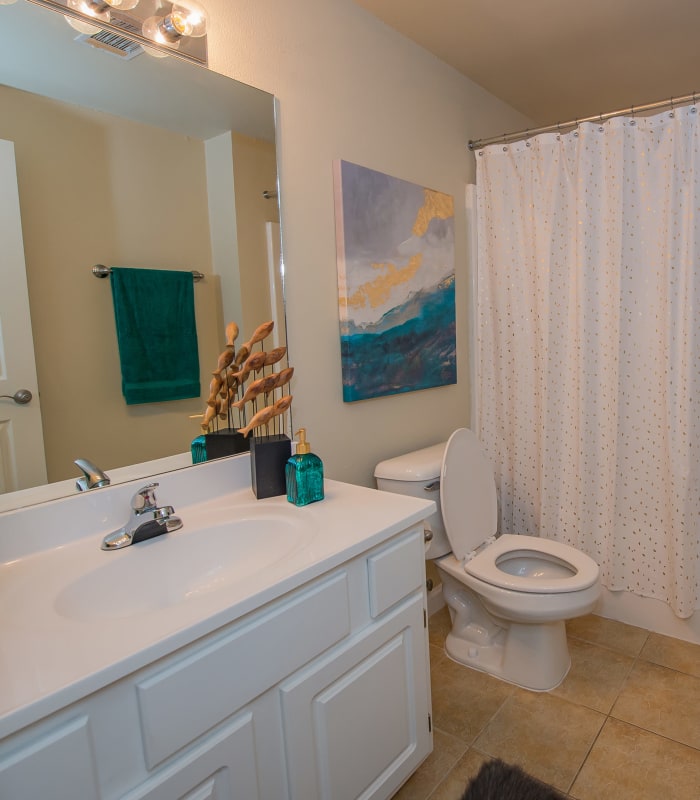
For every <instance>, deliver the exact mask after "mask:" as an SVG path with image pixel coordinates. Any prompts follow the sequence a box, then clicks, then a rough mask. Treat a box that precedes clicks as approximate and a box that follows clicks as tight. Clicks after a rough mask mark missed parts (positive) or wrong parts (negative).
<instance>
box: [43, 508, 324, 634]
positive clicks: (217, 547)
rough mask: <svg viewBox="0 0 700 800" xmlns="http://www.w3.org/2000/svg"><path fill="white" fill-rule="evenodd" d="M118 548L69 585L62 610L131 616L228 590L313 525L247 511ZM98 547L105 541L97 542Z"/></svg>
mask: <svg viewBox="0 0 700 800" xmlns="http://www.w3.org/2000/svg"><path fill="white" fill-rule="evenodd" d="M183 521H184V523H185V524H184V527H183V528H182V530H180V531H177V532H175V533H170V534H164V535H163V536H158V537H156V538H154V539H149V540H147V541H145V542H140V543H138V544H134V545H131V546H129V547H125V548H124V549H123V550H117V551H112V552H105V551H100V552H101V555H102V556H103V557H102V558H100V559H99V561H100V564H99V566H95V567H94V568H93V569H91V570H90V571H88V572H86V573H85V574H83V575H81V576H80V577H79V578H77V579H76V580H75V581H73V582H72V583H70V584H68V585H67V586H65V587H64V588H63V589H62V590H61V592H60V593H59V594H58V595H57V596H56V599H55V610H56V612H57V613H58V614H60V615H61V616H64V617H67V618H69V619H74V620H85V621H87V620H101V619H110V618H112V619H114V618H119V617H129V616H133V615H135V614H144V613H149V612H153V611H157V610H158V609H162V608H168V607H171V606H175V605H178V604H181V603H190V602H193V601H196V600H197V599H198V598H201V597H204V596H207V595H211V594H212V593H214V592H221V591H224V590H226V589H227V588H230V587H231V586H233V585H235V584H237V583H240V582H243V581H244V580H245V579H246V578H248V577H250V576H251V575H254V574H256V573H259V572H260V571H262V570H265V569H269V568H270V567H271V566H272V565H274V564H275V563H277V562H280V561H282V560H284V559H286V558H288V557H289V556H290V555H292V554H293V553H294V552H295V551H297V550H298V549H299V548H300V547H302V546H303V544H304V543H305V542H306V541H308V539H309V538H311V536H312V533H311V531H310V530H309V528H308V525H307V524H304V525H302V524H301V523H300V522H299V521H298V520H296V519H294V518H293V517H291V516H289V515H287V514H283V513H280V514H266V515H265V516H258V515H255V514H251V515H250V516H244V517H241V516H240V511H239V510H237V511H236V518H234V519H228V520H226V521H221V522H216V523H214V524H209V525H205V526H202V527H200V526H197V525H195V524H192V523H188V522H187V520H186V518H185V517H183ZM95 546H96V547H97V548H99V541H97V542H96V545H95Z"/></svg>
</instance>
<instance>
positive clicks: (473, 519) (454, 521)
mask: <svg viewBox="0 0 700 800" xmlns="http://www.w3.org/2000/svg"><path fill="white" fill-rule="evenodd" d="M440 508H441V510H442V518H443V521H444V523H445V531H446V533H447V538H448V539H449V541H450V545H451V547H452V552H453V553H454V555H455V556H456V557H457V558H458V559H459V560H460V561H461V560H462V559H464V558H465V557H466V555H467V553H471V552H472V550H476V548H477V547H479V545H481V544H483V543H484V542H485V541H486V540H487V539H488V538H489V537H490V536H493V535H495V533H496V529H497V525H498V520H497V510H498V508H497V500H496V482H495V480H494V477H493V467H492V466H491V464H490V462H489V460H488V459H487V458H486V456H485V455H484V452H483V450H482V449H481V444H480V442H479V440H478V439H477V437H476V435H475V434H474V433H473V432H472V431H470V430H468V429H467V428H459V429H458V430H456V431H455V432H454V433H453V434H452V436H450V438H449V440H448V442H447V446H446V447H445V454H444V456H443V458H442V477H441V479H440Z"/></svg>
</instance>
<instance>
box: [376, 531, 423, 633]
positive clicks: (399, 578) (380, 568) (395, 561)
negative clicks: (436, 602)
mask: <svg viewBox="0 0 700 800" xmlns="http://www.w3.org/2000/svg"><path fill="white" fill-rule="evenodd" d="M367 572H368V579H369V610H370V614H371V615H372V616H373V617H378V616H379V615H380V614H383V613H384V612H385V611H386V610H387V609H388V608H390V607H391V606H393V605H394V603H397V602H398V601H399V600H401V598H403V597H405V596H406V595H407V594H410V593H411V592H412V591H414V589H417V588H419V587H420V586H422V584H423V582H424V580H425V578H424V572H425V547H424V546H423V530H422V528H415V529H414V530H413V531H411V533H409V534H408V535H407V536H405V537H404V538H402V539H400V540H399V541H398V542H394V543H393V544H391V545H389V546H388V547H386V548H385V549H383V550H380V551H379V552H378V553H374V554H373V555H371V556H369V557H368V559H367Z"/></svg>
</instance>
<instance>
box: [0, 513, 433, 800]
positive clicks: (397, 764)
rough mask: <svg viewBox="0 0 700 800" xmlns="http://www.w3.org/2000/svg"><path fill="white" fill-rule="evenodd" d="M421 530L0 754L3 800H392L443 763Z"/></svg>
mask: <svg viewBox="0 0 700 800" xmlns="http://www.w3.org/2000/svg"><path fill="white" fill-rule="evenodd" d="M423 556H424V546H423V526H422V524H415V525H413V526H412V527H409V528H408V529H407V530H404V531H402V532H401V533H398V534H395V535H393V536H391V537H389V538H387V539H386V541H384V542H382V543H381V544H378V545H375V546H374V547H372V548H370V549H368V550H367V551H365V552H362V553H360V554H356V555H354V556H353V557H352V558H349V559H348V560H347V561H345V562H343V563H339V564H336V566H334V567H333V568H332V569H330V570H328V571H327V572H325V573H323V574H320V575H317V576H316V577H314V578H313V580H309V581H307V582H305V583H303V584H302V585H299V586H297V587H296V588H294V589H292V590H290V591H288V592H286V593H285V594H283V595H282V596H280V597H278V598H277V599H275V600H273V601H271V602H268V603H266V604H264V605H263V606H262V607H260V608H258V609H257V610H255V611H252V612H250V613H247V614H245V615H244V616H243V617H240V618H238V619H236V620H233V621H231V622H229V623H228V624H225V625H223V626H222V627H220V628H219V629H218V630H216V631H214V632H213V633H210V634H208V635H207V636H204V637H202V638H199V639H197V640H196V641H193V642H192V643H190V644H189V645H187V646H185V647H181V648H179V649H178V650H176V651H175V652H173V653H171V654H170V655H166V656H165V657H163V658H160V659H158V660H157V661H155V662H153V663H151V664H148V665H146V666H144V667H142V668H141V669H139V670H137V671H136V672H132V673H131V674H129V675H126V676H124V677H123V678H121V679H120V680H118V681H115V682H113V683H112V684H110V685H108V686H105V687H104V688H102V689H100V690H99V691H96V692H94V693H92V694H90V695H89V696H86V697H84V698H83V699H81V700H79V701H78V702H74V703H72V704H71V705H70V706H68V707H67V708H64V709H62V710H59V711H57V712H55V713H54V714H52V715H50V716H48V717H46V718H44V719H41V720H39V721H37V722H35V723H34V724H32V725H30V726H28V727H26V728H25V729H23V730H21V731H18V732H16V733H14V734H13V735H11V736H8V737H7V738H6V739H5V740H3V741H2V742H0V798H2V800H44V798H49V797H50V798H51V800H64V799H65V800H78V799H79V800H90V799H91V798H96V800H97V799H99V800H111V798H125V799H126V800H176V798H187V800H231V799H233V800H256V798H265V799H266V800H314V799H315V798H318V799H319V800H320V799H321V798H326V800H331V799H332V800H343V799H344V798H348V799H349V798H359V797H362V798H377V799H379V798H389V797H391V796H392V794H394V792H395V791H396V790H397V789H398V788H399V786H400V785H401V784H402V783H403V782H404V781H405V780H406V779H407V778H408V776H409V775H410V774H411V773H412V772H413V771H414V770H415V769H416V767H417V766H418V765H419V764H420V763H421V761H422V760H423V759H424V758H425V757H426V756H427V755H428V754H429V752H430V751H431V749H432V733H431V726H430V686H429V673H428V653H427V629H426V611H425V608H426V605H425V590H424V587H425V576H424V558H423Z"/></svg>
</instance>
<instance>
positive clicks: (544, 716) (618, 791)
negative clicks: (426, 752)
mask: <svg viewBox="0 0 700 800" xmlns="http://www.w3.org/2000/svg"><path fill="white" fill-rule="evenodd" d="M449 626H450V623H449V615H448V613H447V610H446V609H442V610H441V611H439V612H438V613H437V614H435V615H433V616H432V617H431V618H430V625H429V633H430V663H431V673H432V692H433V731H434V749H433V752H432V754H431V755H430V756H429V758H428V759H427V760H426V761H425V762H424V763H423V764H422V765H421V767H420V768H419V769H418V771H417V772H416V773H415V774H414V775H413V776H412V777H411V779H410V780H409V781H408V782H407V783H406V784H405V785H404V786H403V787H402V788H401V790H400V791H399V792H398V794H396V795H394V800H458V799H459V798H460V797H461V795H462V793H463V792H464V788H465V786H466V784H467V783H468V781H469V779H470V778H471V777H473V776H474V775H475V774H476V773H477V772H478V771H479V768H480V766H481V765H482V763H483V762H484V761H487V760H488V759H489V758H502V759H503V760H504V761H507V762H509V763H511V764H519V765H520V766H521V767H522V768H523V769H525V770H526V771H527V772H529V773H530V774H531V775H534V776H535V777H537V778H539V779H540V780H541V781H544V782H545V783H548V784H550V785H551V786H554V787H555V788H556V789H558V790H559V791H560V792H561V793H562V794H563V795H564V796H565V797H568V798H575V800H608V799H609V798H614V799H615V800H700V645H695V644H689V643H687V642H682V641H679V640H678V639H671V638H669V637H667V636H661V635H659V634H656V633H650V632H649V631H646V630H643V629H642V628H636V627H633V626H631V625H625V624H623V623H621V622H615V621H613V620H608V619H604V618H603V617H597V616H594V615H592V614H591V615H589V616H586V617H581V618H580V619H577V620H572V621H571V622H570V623H568V625H567V632H568V639H569V649H570V651H571V661H572V666H571V670H570V672H569V674H568V675H567V677H566V679H565V680H564V682H563V683H562V684H561V685H560V686H558V687H557V688H556V689H553V690H552V691H551V692H529V691H527V690H525V689H520V688H518V687H517V686H512V685H510V684H508V683H505V682H503V681H500V680H498V679H496V678H493V677H491V676H489V675H485V674H484V673H481V672H477V671H476V670H473V669H470V668H469V667H464V666H462V665H460V664H456V663H455V662H453V661H451V660H450V659H449V658H448V657H447V656H446V655H445V652H444V641H445V636H446V634H447V632H448V630H449Z"/></svg>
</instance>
